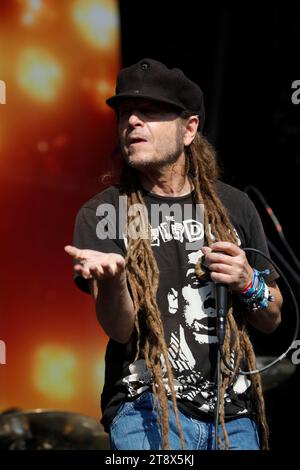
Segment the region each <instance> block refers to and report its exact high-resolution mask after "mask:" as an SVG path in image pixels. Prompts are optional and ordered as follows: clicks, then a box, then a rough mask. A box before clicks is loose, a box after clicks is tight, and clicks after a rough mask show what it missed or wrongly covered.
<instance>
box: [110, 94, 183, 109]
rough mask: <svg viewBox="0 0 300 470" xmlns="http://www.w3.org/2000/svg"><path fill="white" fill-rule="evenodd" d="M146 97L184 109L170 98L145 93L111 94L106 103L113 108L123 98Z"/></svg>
mask: <svg viewBox="0 0 300 470" xmlns="http://www.w3.org/2000/svg"><path fill="white" fill-rule="evenodd" d="M129 98H130V99H131V98H133V99H147V100H151V101H156V102H158V103H167V104H171V105H173V106H175V107H176V108H178V109H181V110H184V109H185V108H184V106H180V104H178V103H177V102H175V101H172V100H168V98H165V97H154V96H151V95H147V94H145V93H120V94H119V95H114V96H111V97H110V98H108V99H107V100H106V104H108V106H110V107H111V108H113V109H117V108H118V107H119V105H120V103H121V101H123V100H125V99H129Z"/></svg>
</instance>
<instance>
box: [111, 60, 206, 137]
mask: <svg viewBox="0 0 300 470" xmlns="http://www.w3.org/2000/svg"><path fill="white" fill-rule="evenodd" d="M125 98H145V99H149V100H153V101H159V102H162V103H169V104H172V105H174V106H176V107H177V108H179V109H181V110H183V111H187V112H188V113H191V114H197V115H198V116H199V118H200V124H199V130H201V131H202V130H203V126H204V119H205V109H204V100H203V92H202V90H201V88H200V87H199V86H198V85H197V84H196V83H195V82H193V81H192V80H190V79H189V78H188V77H186V75H185V74H184V73H183V71H182V70H180V69H178V68H173V69H169V68H168V67H166V65H164V64H162V63H161V62H158V61H157V60H153V59H141V60H140V61H139V62H137V63H136V64H133V65H131V66H130V67H126V68H124V69H122V70H121V71H120V72H119V74H118V77H117V82H116V94H115V95H114V96H112V97H110V98H108V99H107V100H106V103H107V104H108V106H110V107H111V108H113V109H115V110H116V109H118V107H119V104H120V102H121V101H122V100H123V99H125Z"/></svg>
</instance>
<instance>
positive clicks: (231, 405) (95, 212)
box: [73, 182, 278, 430]
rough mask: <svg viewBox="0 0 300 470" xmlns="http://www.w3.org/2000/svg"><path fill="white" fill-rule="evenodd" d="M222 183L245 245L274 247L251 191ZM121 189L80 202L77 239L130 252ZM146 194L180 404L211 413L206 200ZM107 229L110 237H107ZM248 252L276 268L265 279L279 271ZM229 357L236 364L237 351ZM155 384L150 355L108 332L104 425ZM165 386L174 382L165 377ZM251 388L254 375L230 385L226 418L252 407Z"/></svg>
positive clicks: (211, 301)
mask: <svg viewBox="0 0 300 470" xmlns="http://www.w3.org/2000/svg"><path fill="white" fill-rule="evenodd" d="M217 190H218V194H219V196H220V198H221V200H222V202H223V204H224V206H225V207H226V208H227V210H228V212H229V216H230V220H231V223H232V224H233V226H234V228H235V230H236V235H237V238H238V241H239V244H240V246H241V248H245V247H252V248H256V249H259V250H261V251H262V252H263V253H265V254H267V255H268V254H269V252H268V248H267V243H266V239H265V235H264V231H263V227H262V223H261V220H260V218H259V215H258V213H257V211H256V209H255V207H254V205H253V203H252V202H251V200H250V199H249V198H248V196H247V195H246V194H245V193H243V192H242V191H239V190H238V189H236V188H233V187H231V186H229V185H227V184H224V183H221V182H218V183H217ZM119 196H120V194H119V189H118V187H117V186H111V187H110V188H108V189H106V190H105V191H103V192H101V193H99V194H97V195H96V196H94V197H93V198H92V199H90V200H89V201H88V202H87V203H86V204H84V205H83V206H82V207H81V209H80V210H79V212H78V215H77V218H76V224H75V230H74V240H73V244H74V246H76V247H77V248H81V249H83V248H88V249H92V250H98V251H102V252H105V253H118V254H121V255H123V256H125V254H126V247H127V237H126V236H125V234H124V221H123V214H124V212H122V210H123V208H124V205H123V204H124V196H123V199H120V198H119ZM143 197H144V201H145V205H146V208H147V210H148V214H149V218H150V215H151V218H150V221H151V246H152V249H153V253H154V256H155V258H156V261H157V264H158V268H159V285H158V291H157V298H156V300H157V304H158V307H159V310H160V313H161V318H162V321H163V325H164V332H165V339H166V343H167V345H168V351H169V359H170V362H171V365H172V368H173V374H174V385H175V390H176V396H177V402H178V406H179V408H180V409H182V411H184V412H186V413H188V414H189V415H191V416H195V417H199V418H202V419H211V418H212V416H213V411H214V406H215V402H216V394H215V391H216V390H215V388H216V387H215V380H214V378H215V363H216V351H217V337H216V299H215V285H214V283H213V282H211V281H210V280H208V281H202V280H199V279H198V277H197V276H196V275H195V270H194V268H195V263H196V262H197V260H198V259H199V258H201V257H202V252H201V247H202V246H203V244H204V230H203V212H202V211H201V207H200V208H199V210H198V212H196V206H195V204H194V203H193V198H192V193H190V194H188V195H185V196H181V197H165V196H158V195H156V194H153V193H150V192H148V191H146V190H144V192H143ZM105 211H106V212H105ZM151 211H152V212H151ZM153 214H156V216H154V215H153ZM122 221H123V222H122ZM107 222H108V223H107ZM105 230H106V231H107V234H109V238H105V239H103V233H104V231H105ZM247 257H248V260H249V263H250V265H251V266H252V267H254V268H256V269H258V270H260V271H262V270H264V269H266V268H269V269H270V274H269V275H267V276H265V279H266V281H267V282H271V281H273V280H274V279H276V278H277V277H278V275H277V273H276V272H275V271H274V269H273V268H272V266H271V265H269V264H268V263H267V262H266V260H265V259H264V258H263V257H261V256H259V255H256V254H254V253H247ZM75 282H76V284H77V285H78V287H80V288H81V289H82V290H83V291H85V292H89V288H88V283H87V281H86V280H85V279H83V278H82V277H80V276H78V275H76V276H75ZM241 314H242V313H241ZM231 364H232V365H234V355H232V358H231ZM149 387H151V376H150V374H149V372H148V371H147V368H146V365H145V361H144V359H143V358H142V357H141V358H138V359H137V360H135V350H134V346H133V344H131V343H130V342H129V343H128V344H126V345H124V344H120V343H118V342H116V341H114V340H112V339H110V340H109V342H108V345H107V349H106V354H105V383H104V389H103V393H102V397H101V407H102V413H103V416H102V423H103V425H104V427H105V429H106V430H108V428H109V425H110V423H111V421H112V419H113V418H114V416H115V414H116V412H117V409H118V408H119V406H120V405H121V404H122V402H123V401H124V400H134V399H135V398H136V397H137V396H139V395H140V394H141V393H142V392H143V391H145V390H147V389H149ZM166 388H167V390H168V385H167V381H166ZM251 394H252V392H251V382H250V380H249V379H248V378H247V377H245V376H242V375H238V376H237V377H236V379H235V381H234V383H233V384H232V386H230V387H229V389H227V390H226V394H225V419H226V420H228V419H232V418H236V417H239V416H246V415H252V413H253V411H254V410H253V406H252V400H251Z"/></svg>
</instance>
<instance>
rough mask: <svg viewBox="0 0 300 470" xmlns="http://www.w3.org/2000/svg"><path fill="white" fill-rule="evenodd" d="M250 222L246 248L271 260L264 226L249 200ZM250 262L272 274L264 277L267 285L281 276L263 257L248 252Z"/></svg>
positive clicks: (253, 266)
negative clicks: (257, 251) (255, 250)
mask: <svg viewBox="0 0 300 470" xmlns="http://www.w3.org/2000/svg"><path fill="white" fill-rule="evenodd" d="M247 200H248V208H247V212H248V220H249V230H248V233H246V240H245V241H246V245H245V248H255V249H257V250H260V251H261V252H262V253H263V254H264V255H266V256H267V257H268V258H270V253H269V249H268V243H267V239H266V235H265V232H264V228H263V224H262V221H261V218H260V216H259V214H258V212H257V210H256V208H255V206H254V204H253V202H252V201H251V200H250V199H249V198H248V196H247ZM246 255H247V258H248V261H249V264H250V266H252V268H255V269H257V270H258V271H264V270H265V269H269V270H270V274H267V275H265V276H264V278H265V280H266V282H267V283H270V282H272V281H274V280H275V279H277V278H278V277H279V274H278V273H277V271H276V270H275V269H274V267H273V266H272V264H271V263H270V262H269V261H267V260H266V259H265V258H264V257H263V256H262V255H260V254H258V253H254V252H251V251H250V252H246Z"/></svg>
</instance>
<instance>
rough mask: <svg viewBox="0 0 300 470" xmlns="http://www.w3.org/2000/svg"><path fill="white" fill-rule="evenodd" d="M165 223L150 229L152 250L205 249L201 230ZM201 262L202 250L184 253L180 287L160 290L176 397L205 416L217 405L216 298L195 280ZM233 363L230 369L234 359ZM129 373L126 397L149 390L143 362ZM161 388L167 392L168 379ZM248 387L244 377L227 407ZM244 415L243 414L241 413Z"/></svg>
mask: <svg viewBox="0 0 300 470" xmlns="http://www.w3.org/2000/svg"><path fill="white" fill-rule="evenodd" d="M167 219H168V220H165V221H162V222H161V223H160V224H159V226H158V227H156V228H151V234H152V240H151V245H152V246H153V247H156V250H158V251H159V250H160V249H163V246H164V245H165V244H168V243H169V242H171V241H172V240H176V241H177V243H179V244H180V246H182V250H184V242H185V241H187V240H188V241H189V242H191V241H198V242H199V241H200V242H201V246H202V245H203V240H204V230H203V226H202V227H201V225H199V222H198V221H196V220H193V219H189V220H184V221H183V223H182V224H180V223H179V222H176V221H174V220H173V219H172V217H168V218H167ZM236 235H237V232H236ZM239 244H240V241H239ZM202 256H203V253H202V251H201V249H197V250H196V251H185V259H186V262H185V264H184V266H181V278H180V285H178V282H177V283H176V285H172V284H171V283H172V280H171V279H170V280H167V282H168V283H167V284H166V285H167V286H168V288H167V289H165V290H163V293H164V296H165V299H164V301H163V305H164V308H165V309H166V308H167V314H168V315H169V317H168V318H169V320H170V317H172V318H171V321H168V322H164V332H165V338H166V341H167V344H168V351H169V360H170V363H171V365H172V369H173V375H174V386H175V391H176V396H177V398H178V399H180V400H183V401H185V402H187V401H189V402H193V404H194V405H196V406H197V407H198V409H199V410H201V411H203V412H206V413H207V412H213V410H214V406H215V402H216V395H215V382H214V375H215V372H214V370H212V369H213V366H214V363H215V362H214V358H215V355H216V349H217V334H216V294H215V284H214V283H213V282H212V281H210V280H203V279H199V278H198V276H197V275H196V273H195V265H196V263H197V262H198V261H199V260H201V258H202ZM161 311H162V310H161ZM231 359H232V360H231V364H232V365H234V357H233V356H232V358H231ZM162 364H163V361H162ZM163 371H164V368H163ZM129 372H130V373H129V375H128V376H127V377H125V378H124V379H123V383H124V384H126V386H127V390H128V395H129V396H131V397H133V396H136V395H139V394H140V393H142V392H143V391H144V390H146V389H147V388H149V387H150V386H151V376H150V373H149V372H148V371H147V368H146V364H145V361H144V360H143V359H138V360H137V361H135V362H134V363H132V364H131V365H130V366H129ZM164 382H165V385H166V389H167V391H168V392H170V390H169V387H168V383H167V379H166V378H165V379H164ZM250 384H251V382H250V381H249V380H248V379H244V377H243V376H242V377H237V379H236V381H235V382H234V385H233V386H232V389H231V393H226V395H225V402H226V403H229V402H230V400H231V396H232V394H234V395H239V394H241V393H244V392H245V390H246V389H247V388H248V387H249V386H250ZM245 412H247V410H246V409H244V410H241V411H240V413H245Z"/></svg>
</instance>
